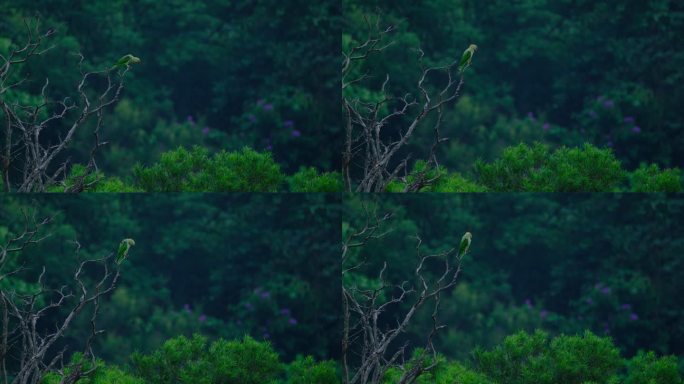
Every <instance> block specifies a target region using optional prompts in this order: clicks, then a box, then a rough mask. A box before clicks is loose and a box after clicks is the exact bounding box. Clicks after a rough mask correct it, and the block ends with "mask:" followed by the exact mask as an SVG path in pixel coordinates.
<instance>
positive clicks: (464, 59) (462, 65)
mask: <svg viewBox="0 0 684 384" xmlns="http://www.w3.org/2000/svg"><path fill="white" fill-rule="evenodd" d="M475 51H477V45H475V44H470V46H469V47H468V48H467V49H466V50H465V51H463V56H461V61H460V62H459V63H458V71H459V72H461V73H463V71H465V69H466V68H468V67H469V66H470V63H471V62H472V61H473V55H475Z"/></svg>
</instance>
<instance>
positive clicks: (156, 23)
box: [0, 0, 341, 178]
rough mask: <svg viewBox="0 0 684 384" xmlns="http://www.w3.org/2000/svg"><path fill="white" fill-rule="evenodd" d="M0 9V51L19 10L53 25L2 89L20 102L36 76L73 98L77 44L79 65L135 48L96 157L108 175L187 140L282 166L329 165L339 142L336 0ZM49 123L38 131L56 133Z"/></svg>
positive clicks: (122, 2)
mask: <svg viewBox="0 0 684 384" xmlns="http://www.w3.org/2000/svg"><path fill="white" fill-rule="evenodd" d="M0 13H2V15H3V17H2V20H0V53H2V54H3V55H6V54H7V53H8V52H9V51H10V50H11V49H13V48H17V47H20V46H21V44H23V43H24V42H25V38H26V27H25V24H24V20H25V19H30V20H39V21H40V23H41V25H42V31H43V32H45V31H48V30H50V29H52V30H53V31H54V35H52V38H51V39H50V41H49V43H51V44H53V45H54V48H53V49H52V50H51V51H49V52H48V53H46V54H45V55H44V56H41V57H38V58H34V59H33V60H32V61H31V62H30V63H29V65H28V66H27V67H25V68H24V70H23V71H22V73H21V74H17V76H22V75H28V74H30V79H29V80H30V81H29V82H27V83H25V84H24V85H22V87H21V88H18V89H17V90H16V91H12V92H11V94H8V97H10V98H15V99H16V100H21V101H22V102H31V101H36V102H37V101H38V100H37V99H36V96H37V95H38V94H39V93H40V89H41V87H42V86H43V84H44V80H45V78H49V79H50V87H49V91H48V92H49V96H50V97H51V98H54V99H58V100H60V99H62V98H64V97H67V96H69V97H72V98H73V97H74V95H73V90H74V86H75V83H76V82H77V80H78V79H79V73H78V69H77V67H76V64H77V62H78V59H77V57H76V56H74V55H73V54H74V53H76V52H81V53H83V55H84V56H85V58H86V61H85V63H84V64H85V68H86V69H103V68H108V67H110V66H111V65H112V64H113V63H114V62H115V61H116V60H117V59H118V58H119V57H121V56H122V55H124V54H127V53H132V54H134V55H136V56H139V57H140V58H141V60H142V61H141V63H140V64H138V65H136V66H135V68H134V70H131V71H130V72H129V73H128V76H127V81H126V89H125V91H124V94H123V98H122V100H121V101H120V102H119V103H117V104H116V105H115V107H114V109H113V110H109V111H107V113H106V114H105V124H104V127H103V129H102V132H101V135H102V140H103V141H108V142H109V144H108V145H107V146H106V147H104V148H103V149H102V152H101V153H100V155H99V156H98V165H99V166H100V170H101V171H103V172H104V173H105V174H106V175H109V176H117V177H126V178H131V176H132V174H131V173H132V169H133V167H134V165H136V164H138V163H140V164H141V165H143V166H151V165H152V164H153V163H155V162H157V161H159V159H160V157H161V154H162V153H164V152H167V151H170V150H175V149H177V148H178V147H184V148H186V149H190V148H191V147H193V146H195V145H197V146H201V147H204V148H206V149H207V150H208V151H209V152H210V153H215V152H218V151H219V150H226V151H235V150H240V149H242V148H243V147H245V146H248V147H250V148H252V149H254V150H256V151H258V152H270V153H272V155H273V159H274V161H275V162H276V163H277V164H279V165H280V167H281V168H282V169H283V171H284V172H285V173H288V174H292V173H294V172H296V171H298V170H299V168H300V167H303V166H315V167H316V168H317V169H318V170H319V171H322V170H327V171H330V170H333V169H337V168H338V165H339V155H338V152H337V151H331V150H330V148H331V147H330V146H334V145H335V144H334V143H338V142H340V140H341V139H340V135H339V132H340V131H339V120H340V113H339V110H338V109H339V98H340V96H339V80H338V79H339V74H338V73H339V66H338V56H339V51H340V46H339V44H340V43H339V36H340V32H339V31H340V15H341V10H340V2H335V1H322V2H320V1H319V2H316V3H315V4H313V3H311V2H306V1H299V0H293V1H289V2H286V3H283V2H274V1H272V0H265V1H231V2H225V1H216V0H202V1H194V2H191V3H189V2H187V1H171V2H160V1H152V0H144V1H132V0H115V1H109V0H97V1H70V0H69V1H66V0H58V1H48V0H39V1H33V0H31V1H25V0H6V1H2V2H0ZM64 123H66V122H64ZM56 128H58V127H55V129H54V130H53V135H55V137H46V138H45V140H47V141H50V140H56V139H57V136H56V135H57V132H59V130H58V129H56ZM91 135H92V131H89V130H87V129H86V130H82V131H81V132H80V136H79V137H76V138H75V139H74V143H73V146H72V147H71V148H72V150H71V151H70V153H69V154H68V156H69V158H70V159H71V160H72V161H73V162H75V163H85V162H86V161H87V159H88V158H89V154H90V146H91V144H92V143H91V141H92V140H91V137H90V136H91ZM323 144H326V145H323ZM64 157H66V156H64Z"/></svg>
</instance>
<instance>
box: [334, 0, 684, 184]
mask: <svg viewBox="0 0 684 384" xmlns="http://www.w3.org/2000/svg"><path fill="white" fill-rule="evenodd" d="M343 3H344V4H343V7H344V9H343V14H344V21H345V26H344V27H343V40H342V41H343V47H342V48H343V50H345V51H348V50H349V49H350V47H351V46H354V45H355V44H358V43H360V42H363V41H365V39H366V36H367V35H366V33H367V29H368V28H367V25H366V21H365V20H364V17H366V16H370V17H371V19H372V20H373V22H375V20H376V18H379V25H380V27H381V29H384V27H385V26H387V25H393V26H395V27H396V29H395V31H394V32H393V33H392V34H391V35H390V36H389V39H392V40H393V41H394V42H395V44H394V45H392V46H390V47H388V48H387V49H386V50H384V51H383V52H381V53H379V54H377V55H374V56H372V57H370V58H369V59H368V60H366V61H365V62H364V63H363V64H362V66H361V68H359V69H358V71H359V73H368V74H370V75H372V78H370V79H367V80H366V81H364V82H362V83H358V84H355V85H354V86H353V87H350V89H349V92H350V94H353V95H355V96H361V98H362V99H363V100H366V101H368V100H374V97H376V96H377V92H378V91H379V90H380V87H381V84H382V82H383V81H384V80H385V74H388V75H389V76H390V82H389V85H388V89H389V91H390V92H391V93H392V94H394V95H396V96H401V95H404V94H405V93H407V92H417V90H416V81H417V79H418V76H419V74H420V67H419V64H418V53H417V51H416V49H417V48H421V49H422V50H423V51H424V53H425V56H424V57H423V62H424V64H425V65H446V64H447V63H449V62H451V61H453V60H455V59H456V58H458V57H460V55H461V53H462V52H463V50H464V49H465V48H467V47H468V45H469V44H471V43H475V44H477V45H478V47H479V49H478V51H477V53H476V54H475V55H474V59H473V62H472V65H471V66H470V68H468V71H467V73H466V76H465V85H464V87H463V89H462V91H461V97H460V99H459V100H458V101H457V102H456V103H455V105H450V106H449V107H448V108H447V109H446V110H445V113H444V116H443V121H442V129H441V134H442V136H446V137H449V138H450V140H449V142H447V143H444V144H442V145H441V146H440V147H439V159H440V160H441V165H443V166H445V167H446V168H447V169H451V170H454V171H458V172H465V173H466V175H467V176H468V174H470V173H472V172H474V168H473V165H474V163H475V161H476V160H477V159H482V160H484V161H488V162H491V161H494V160H495V159H497V158H498V157H499V156H500V155H501V154H502V152H503V150H504V149H505V148H507V147H510V146H514V145H517V144H519V143H521V142H523V143H526V144H532V143H533V142H535V141H539V142H542V143H544V144H548V145H550V146H552V147H557V146H561V145H566V146H570V147H578V146H582V145H583V144H585V143H589V144H593V145H594V146H597V147H599V148H604V147H605V148H612V150H613V152H614V153H615V155H616V156H617V159H618V160H620V161H621V162H622V163H623V164H624V165H625V167H626V168H627V169H630V170H632V169H636V168H638V167H639V166H640V164H642V163H655V164H657V165H658V166H660V167H661V168H662V167H681V166H682V165H684V155H683V154H682V151H681V150H680V148H681V147H682V146H684V129H683V128H684V126H683V125H682V112H681V105H684V93H683V92H682V87H681V83H682V81H683V80H684V69H683V68H684V47H683V46H682V44H681V36H682V35H683V34H684V3H682V2H681V1H674V0H652V1H640V0H628V1H618V0H610V1H600V2H596V1H584V0H560V1H548V0H522V1H506V0H492V1H476V0H424V1H407V0H399V1H386V0H348V1H344V2H343ZM427 125H428V126H429V125H430V124H427ZM416 135H417V136H414V137H413V138H412V147H411V148H408V149H407V152H408V153H412V154H414V156H412V159H416V158H421V156H423V157H424V156H425V154H426V152H427V151H428V149H429V148H430V146H431V143H432V140H433V135H434V133H433V132H432V130H430V129H427V130H423V131H422V132H417V133H416ZM416 155H417V156H416Z"/></svg>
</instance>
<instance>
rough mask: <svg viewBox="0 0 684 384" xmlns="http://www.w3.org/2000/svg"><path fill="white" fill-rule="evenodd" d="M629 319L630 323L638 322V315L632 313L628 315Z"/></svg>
mask: <svg viewBox="0 0 684 384" xmlns="http://www.w3.org/2000/svg"><path fill="white" fill-rule="evenodd" d="M629 319H630V320H632V321H637V320H639V315H637V314H636V313H634V312H632V313H630V314H629Z"/></svg>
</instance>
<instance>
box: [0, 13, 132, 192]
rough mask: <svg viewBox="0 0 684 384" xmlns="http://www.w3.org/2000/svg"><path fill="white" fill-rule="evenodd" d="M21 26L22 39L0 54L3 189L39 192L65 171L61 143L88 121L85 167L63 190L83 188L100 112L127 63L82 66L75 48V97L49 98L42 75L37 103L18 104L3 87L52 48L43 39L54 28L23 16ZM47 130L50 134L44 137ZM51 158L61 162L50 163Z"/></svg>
mask: <svg viewBox="0 0 684 384" xmlns="http://www.w3.org/2000/svg"><path fill="white" fill-rule="evenodd" d="M25 25H26V38H25V44H24V45H23V46H22V47H19V48H16V49H13V50H12V51H11V52H10V53H9V54H8V56H7V57H5V56H3V55H0V112H2V115H3V116H2V121H3V123H2V124H3V125H4V129H0V132H1V133H0V135H1V136H0V138H2V140H0V144H1V146H2V147H1V149H0V150H1V151H2V153H1V154H0V160H1V163H2V164H1V168H2V169H1V171H2V179H3V184H4V189H5V191H7V192H9V191H11V190H17V191H19V192H42V191H45V190H46V189H47V188H48V187H50V186H52V185H55V184H57V183H58V182H59V180H60V178H64V177H65V176H66V173H67V168H68V165H69V164H68V160H65V159H64V155H65V152H66V150H67V148H68V147H69V145H70V144H71V142H72V140H73V139H74V136H75V134H76V132H77V131H79V130H82V129H85V128H86V125H87V124H86V123H87V122H90V121H91V120H93V121H94V124H91V125H90V126H89V127H90V129H92V135H93V140H94V141H93V144H92V149H91V152H90V159H89V160H88V164H87V165H86V172H85V174H84V175H82V177H80V179H79V180H76V182H75V183H74V185H72V186H70V187H69V188H68V190H67V192H79V191H81V190H83V189H84V188H85V187H86V186H85V185H84V183H85V179H86V176H87V175H89V174H92V173H94V172H95V171H96V170H97V164H96V162H95V154H96V152H97V151H98V149H99V148H100V147H101V146H103V145H105V144H106V142H104V141H101V137H100V129H101V128H102V126H103V113H104V111H105V109H106V108H107V107H109V106H111V105H112V104H114V103H115V102H116V101H117V100H118V99H119V96H120V95H121V91H122V90H123V87H124V79H125V76H126V73H127V72H128V67H124V68H121V67H116V66H112V67H110V68H107V69H104V70H100V71H86V70H85V69H84V57H83V55H81V54H80V53H78V54H76V55H77V57H78V64H77V67H78V70H79V72H80V79H79V81H78V83H77V84H76V85H75V91H76V95H77V96H76V97H75V99H76V100H72V98H70V97H65V98H63V99H62V100H51V99H50V97H49V96H48V88H49V85H50V81H49V79H47V78H46V79H45V80H44V81H42V84H43V86H42V88H41V91H40V95H39V98H40V102H38V103H32V104H24V103H22V102H21V101H19V100H14V99H13V98H11V97H9V93H8V92H9V91H10V90H13V89H16V88H19V87H20V86H22V85H23V84H25V83H27V82H28V81H31V80H30V79H29V78H28V75H25V74H24V73H23V71H22V68H23V67H24V66H25V65H26V64H27V63H28V62H29V61H31V60H34V59H36V58H38V57H41V56H44V55H45V53H46V52H48V51H49V50H51V49H53V48H54V46H52V45H50V46H48V45H47V44H46V43H47V41H48V40H49V39H50V38H51V37H52V36H53V35H54V34H55V30H54V29H48V30H47V31H46V32H42V31H41V27H40V22H39V21H36V22H30V21H28V20H26V21H25ZM91 82H92V83H95V82H97V83H98V86H97V87H91V86H90V85H91V84H90V83H91ZM91 88H99V89H98V90H93V89H91ZM57 130H60V131H57ZM47 132H49V133H50V134H49V136H50V137H51V138H52V139H50V140H49V139H46V138H45V136H47V135H45V133H47ZM55 137H57V139H54V138H55ZM56 161H61V162H62V163H61V164H55V162H56ZM14 179H16V180H14Z"/></svg>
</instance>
